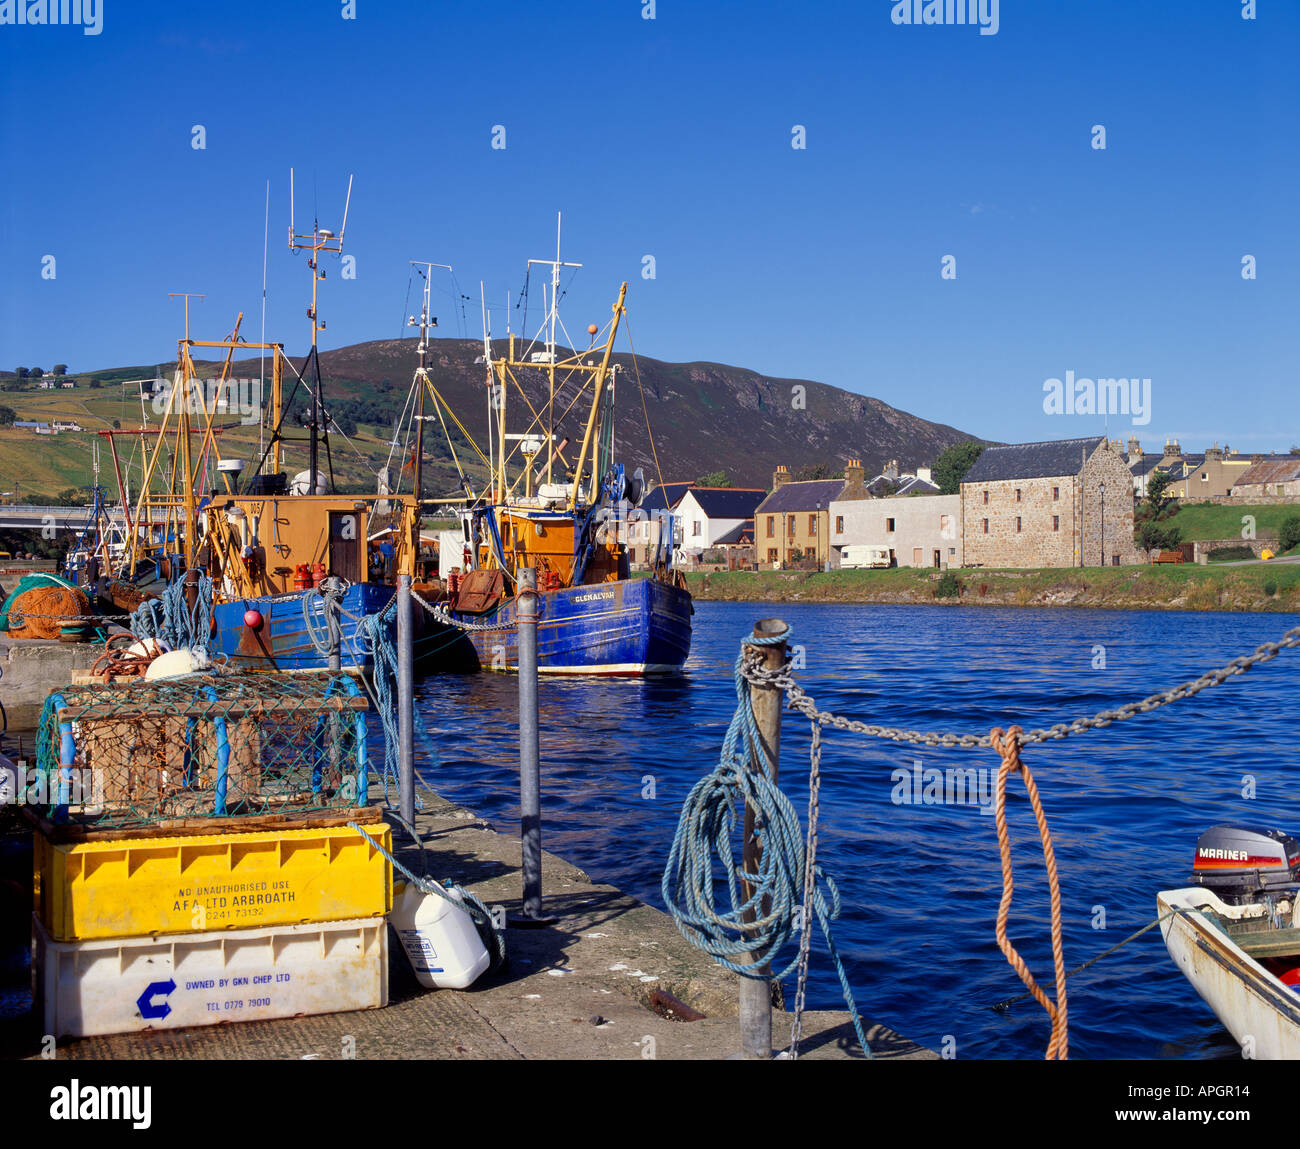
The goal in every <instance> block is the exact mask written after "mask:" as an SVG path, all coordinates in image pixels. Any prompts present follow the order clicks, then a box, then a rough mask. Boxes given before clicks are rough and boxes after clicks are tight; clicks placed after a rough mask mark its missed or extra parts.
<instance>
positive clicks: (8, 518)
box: [0, 505, 126, 533]
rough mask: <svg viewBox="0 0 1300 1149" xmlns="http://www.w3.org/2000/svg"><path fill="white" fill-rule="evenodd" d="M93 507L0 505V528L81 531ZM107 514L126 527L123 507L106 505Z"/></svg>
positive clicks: (112, 520) (109, 517) (105, 512)
mask: <svg viewBox="0 0 1300 1149" xmlns="http://www.w3.org/2000/svg"><path fill="white" fill-rule="evenodd" d="M92 510H93V508H92V507H90V506H84V507H40V506H32V505H28V506H21V505H14V506H3V505H0V530H9V531H40V530H46V529H48V528H51V527H52V528H53V529H54V530H55V531H56V532H60V533H61V532H63V531H73V532H76V531H80V530H82V529H83V528H84V527H85V526H86V524H87V523H88V522H89V521H90V515H91V512H92ZM104 514H105V516H106V517H107V518H108V519H109V520H110V521H111V522H113V523H115V524H117V525H118V526H121V527H123V528H125V527H126V518H125V516H124V515H123V514H122V508H121V507H105V508H104Z"/></svg>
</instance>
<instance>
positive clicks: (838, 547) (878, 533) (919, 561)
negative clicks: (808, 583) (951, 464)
mask: <svg viewBox="0 0 1300 1149" xmlns="http://www.w3.org/2000/svg"><path fill="white" fill-rule="evenodd" d="M846 487H847V484H846ZM830 524H831V566H832V567H838V566H839V565H840V560H841V558H842V556H843V552H844V548H845V547H847V546H872V547H882V548H884V549H887V550H888V551H889V565H890V566H900V567H940V568H947V567H959V566H961V565H962V537H961V496H960V495H917V496H916V497H915V498H903V499H899V498H886V499H845V498H840V499H836V500H834V501H833V502H832V503H831V505H830Z"/></svg>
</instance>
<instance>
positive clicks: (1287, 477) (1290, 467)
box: [1232, 456, 1300, 487]
mask: <svg viewBox="0 0 1300 1149" xmlns="http://www.w3.org/2000/svg"><path fill="white" fill-rule="evenodd" d="M1293 479H1300V458H1295V457H1290V456H1287V457H1283V458H1280V459H1262V460H1260V462H1258V463H1252V464H1251V465H1250V466H1249V467H1247V468H1246V469H1245V470H1244V471H1243V472H1242V473H1241V475H1239V476H1238V477H1237V479H1236V480H1235V481H1234V482H1233V484H1232V485H1233V486H1234V487H1240V486H1242V485H1243V484H1246V483H1289V482H1291V481H1292V480H1293Z"/></svg>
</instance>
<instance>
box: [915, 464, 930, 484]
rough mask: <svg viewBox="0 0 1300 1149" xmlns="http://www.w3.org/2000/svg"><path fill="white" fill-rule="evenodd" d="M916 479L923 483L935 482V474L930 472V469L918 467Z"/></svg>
mask: <svg viewBox="0 0 1300 1149" xmlns="http://www.w3.org/2000/svg"><path fill="white" fill-rule="evenodd" d="M916 477H917V478H918V479H920V480H921V481H922V482H923V483H933V482H934V472H933V471H932V470H930V468H929V467H917V468H916Z"/></svg>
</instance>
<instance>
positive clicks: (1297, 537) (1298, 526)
mask: <svg viewBox="0 0 1300 1149" xmlns="http://www.w3.org/2000/svg"><path fill="white" fill-rule="evenodd" d="M3 410H5V408H3V407H0V411H3ZM1297 546H1300V515H1292V516H1291V517H1290V518H1288V519H1286V520H1284V521H1283V523H1282V528H1281V531H1280V532H1279V533H1278V540H1277V553H1278V554H1286V552H1287V551H1289V550H1290V549H1291V548H1292V547H1297Z"/></svg>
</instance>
